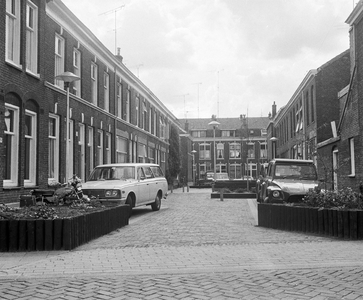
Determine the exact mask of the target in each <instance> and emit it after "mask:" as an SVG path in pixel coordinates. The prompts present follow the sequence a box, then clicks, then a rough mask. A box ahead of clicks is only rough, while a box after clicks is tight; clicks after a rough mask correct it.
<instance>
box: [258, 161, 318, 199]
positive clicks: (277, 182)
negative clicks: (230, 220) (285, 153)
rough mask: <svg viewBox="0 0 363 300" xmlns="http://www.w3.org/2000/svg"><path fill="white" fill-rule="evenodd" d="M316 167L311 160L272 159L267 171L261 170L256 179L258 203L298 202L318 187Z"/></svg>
mask: <svg viewBox="0 0 363 300" xmlns="http://www.w3.org/2000/svg"><path fill="white" fill-rule="evenodd" d="M318 183H319V182H318V178H317V172H316V167H315V165H314V163H313V161H312V160H300V159H274V160H272V161H270V163H269V164H268V166H267V169H265V168H262V169H261V173H260V177H259V178H258V179H257V185H256V194H257V201H258V202H267V203H283V202H290V203H293V202H300V201H301V199H302V198H303V197H304V196H305V195H306V194H307V193H308V191H309V190H312V189H314V188H316V187H318Z"/></svg>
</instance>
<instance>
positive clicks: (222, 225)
mask: <svg viewBox="0 0 363 300" xmlns="http://www.w3.org/2000/svg"><path fill="white" fill-rule="evenodd" d="M362 253H363V243H362V241H347V240H338V239H332V238H327V237H322V236H317V235H306V234H303V233H296V232H285V231H279V230H272V229H266V228H261V227H258V226H256V202H255V200H253V199H224V201H220V200H219V199H211V198H210V190H193V189H191V190H190V191H189V193H187V192H185V193H183V192H182V190H181V189H178V190H175V191H174V193H172V194H170V195H169V196H168V199H167V200H164V201H163V204H162V209H161V210H160V211H159V212H152V211H151V209H150V208H149V207H147V208H137V209H135V211H134V215H133V216H132V217H131V219H130V224H129V225H128V226H126V227H123V228H121V229H119V230H117V231H114V232H112V233H110V234H109V235H107V236H103V237H101V238H99V239H97V240H94V241H92V242H90V243H88V244H85V245H82V246H80V247H78V248H77V249H75V250H73V251H53V252H28V253H0V299H319V300H320V299H363V259H362V258H361V257H362Z"/></svg>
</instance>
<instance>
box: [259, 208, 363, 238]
mask: <svg viewBox="0 0 363 300" xmlns="http://www.w3.org/2000/svg"><path fill="white" fill-rule="evenodd" d="M257 210H258V226H261V227H268V228H273V229H281V230H288V231H299V232H307V233H316V234H321V235H328V236H332V237H337V238H344V239H351V240H357V239H359V240H361V239H363V210H336V209H321V210H319V209H318V208H312V207H299V206H288V205H283V204H268V203H258V206H257Z"/></svg>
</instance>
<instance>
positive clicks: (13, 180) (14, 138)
mask: <svg viewBox="0 0 363 300" xmlns="http://www.w3.org/2000/svg"><path fill="white" fill-rule="evenodd" d="M6 110H11V111H12V112H13V120H12V124H11V126H10V122H9V121H7V119H6V118H5V124H7V126H5V130H4V134H5V138H7V135H8V136H11V155H13V156H12V157H11V159H9V158H7V157H5V160H7V161H8V162H10V163H11V166H10V179H4V181H3V184H4V187H14V186H18V165H19V119H20V117H19V113H20V112H19V107H17V106H13V105H11V104H7V103H5V115H6V112H7V111H6ZM8 127H12V130H7V128H8Z"/></svg>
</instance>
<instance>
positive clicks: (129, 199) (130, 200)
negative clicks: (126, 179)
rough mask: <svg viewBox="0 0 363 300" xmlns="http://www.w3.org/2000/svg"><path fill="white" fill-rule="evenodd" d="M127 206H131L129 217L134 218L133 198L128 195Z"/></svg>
mask: <svg viewBox="0 0 363 300" xmlns="http://www.w3.org/2000/svg"><path fill="white" fill-rule="evenodd" d="M125 204H128V205H129V206H130V214H129V217H131V216H132V208H133V201H132V196H131V195H130V194H129V195H127V198H126V203H125Z"/></svg>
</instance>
